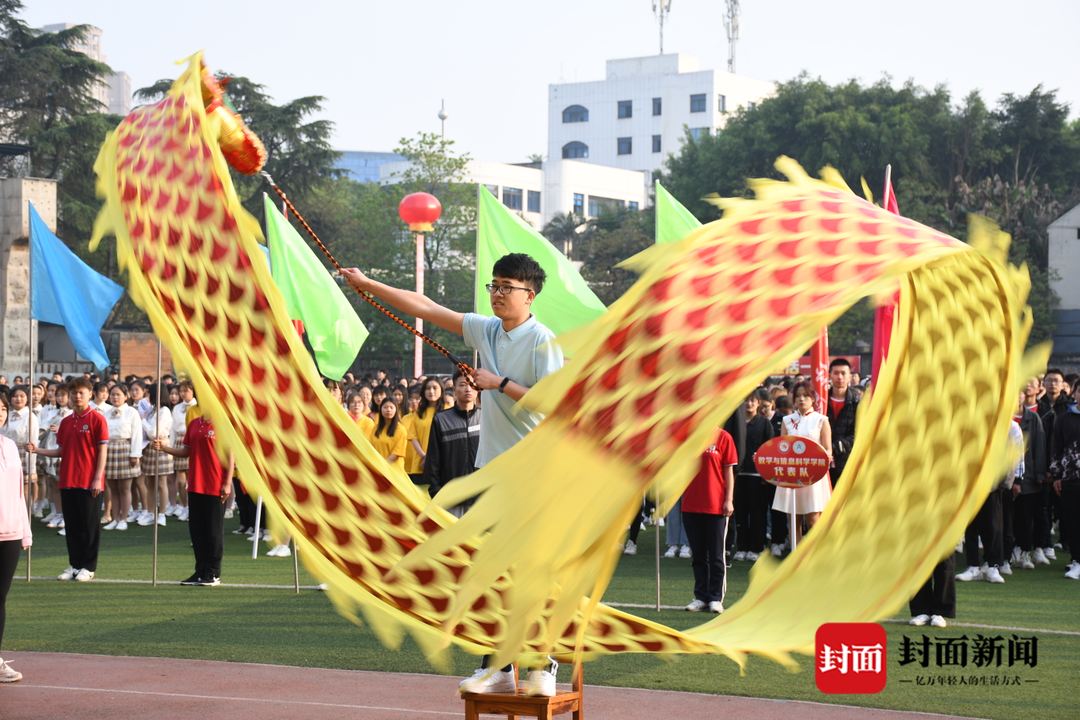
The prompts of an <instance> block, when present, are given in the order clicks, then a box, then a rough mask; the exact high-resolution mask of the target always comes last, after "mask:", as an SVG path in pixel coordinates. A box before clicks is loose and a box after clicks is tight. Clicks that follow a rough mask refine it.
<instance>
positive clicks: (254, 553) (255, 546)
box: [251, 495, 263, 560]
mask: <svg viewBox="0 0 1080 720" xmlns="http://www.w3.org/2000/svg"><path fill="white" fill-rule="evenodd" d="M262 506H263V499H262V495H260V496H259V500H258V502H256V503H255V540H254V541H253V542H252V543H251V559H252V560H254V559H256V558H257V557H259V538H260V537H262V531H260V530H259V521H260V520H261V519H262Z"/></svg>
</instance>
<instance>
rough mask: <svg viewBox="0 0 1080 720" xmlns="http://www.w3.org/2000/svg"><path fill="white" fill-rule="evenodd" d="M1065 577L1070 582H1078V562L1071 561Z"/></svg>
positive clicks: (1079, 568) (1079, 564)
mask: <svg viewBox="0 0 1080 720" xmlns="http://www.w3.org/2000/svg"><path fill="white" fill-rule="evenodd" d="M1065 577H1067V578H1069V579H1070V580H1080V562H1076V561H1075V560H1074V561H1073V564H1072V565H1071V566H1069V571H1068V572H1066V573H1065Z"/></svg>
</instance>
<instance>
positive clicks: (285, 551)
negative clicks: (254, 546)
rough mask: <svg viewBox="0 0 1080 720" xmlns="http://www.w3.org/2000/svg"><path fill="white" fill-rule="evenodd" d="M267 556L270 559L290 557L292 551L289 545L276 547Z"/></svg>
mask: <svg viewBox="0 0 1080 720" xmlns="http://www.w3.org/2000/svg"><path fill="white" fill-rule="evenodd" d="M266 554H267V555H269V556H270V557H289V556H290V555H292V550H290V549H289V546H288V545H275V546H274V547H273V548H272V549H271V550H270V551H269V552H267V553H266Z"/></svg>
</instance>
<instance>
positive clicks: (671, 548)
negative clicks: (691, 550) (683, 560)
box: [664, 545, 679, 558]
mask: <svg viewBox="0 0 1080 720" xmlns="http://www.w3.org/2000/svg"><path fill="white" fill-rule="evenodd" d="M678 554H679V546H678V545H668V549H667V552H666V553H664V557H666V558H673V557H677V556H678Z"/></svg>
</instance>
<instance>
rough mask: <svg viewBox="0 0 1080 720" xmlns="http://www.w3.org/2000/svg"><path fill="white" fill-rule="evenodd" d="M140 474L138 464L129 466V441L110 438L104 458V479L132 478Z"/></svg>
mask: <svg viewBox="0 0 1080 720" xmlns="http://www.w3.org/2000/svg"><path fill="white" fill-rule="evenodd" d="M140 474H142V470H140V469H139V466H138V465H135V467H131V441H130V440H110V441H109V455H108V457H107V458H106V459H105V479H106V480H134V479H135V478H137V477H139V475H140Z"/></svg>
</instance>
